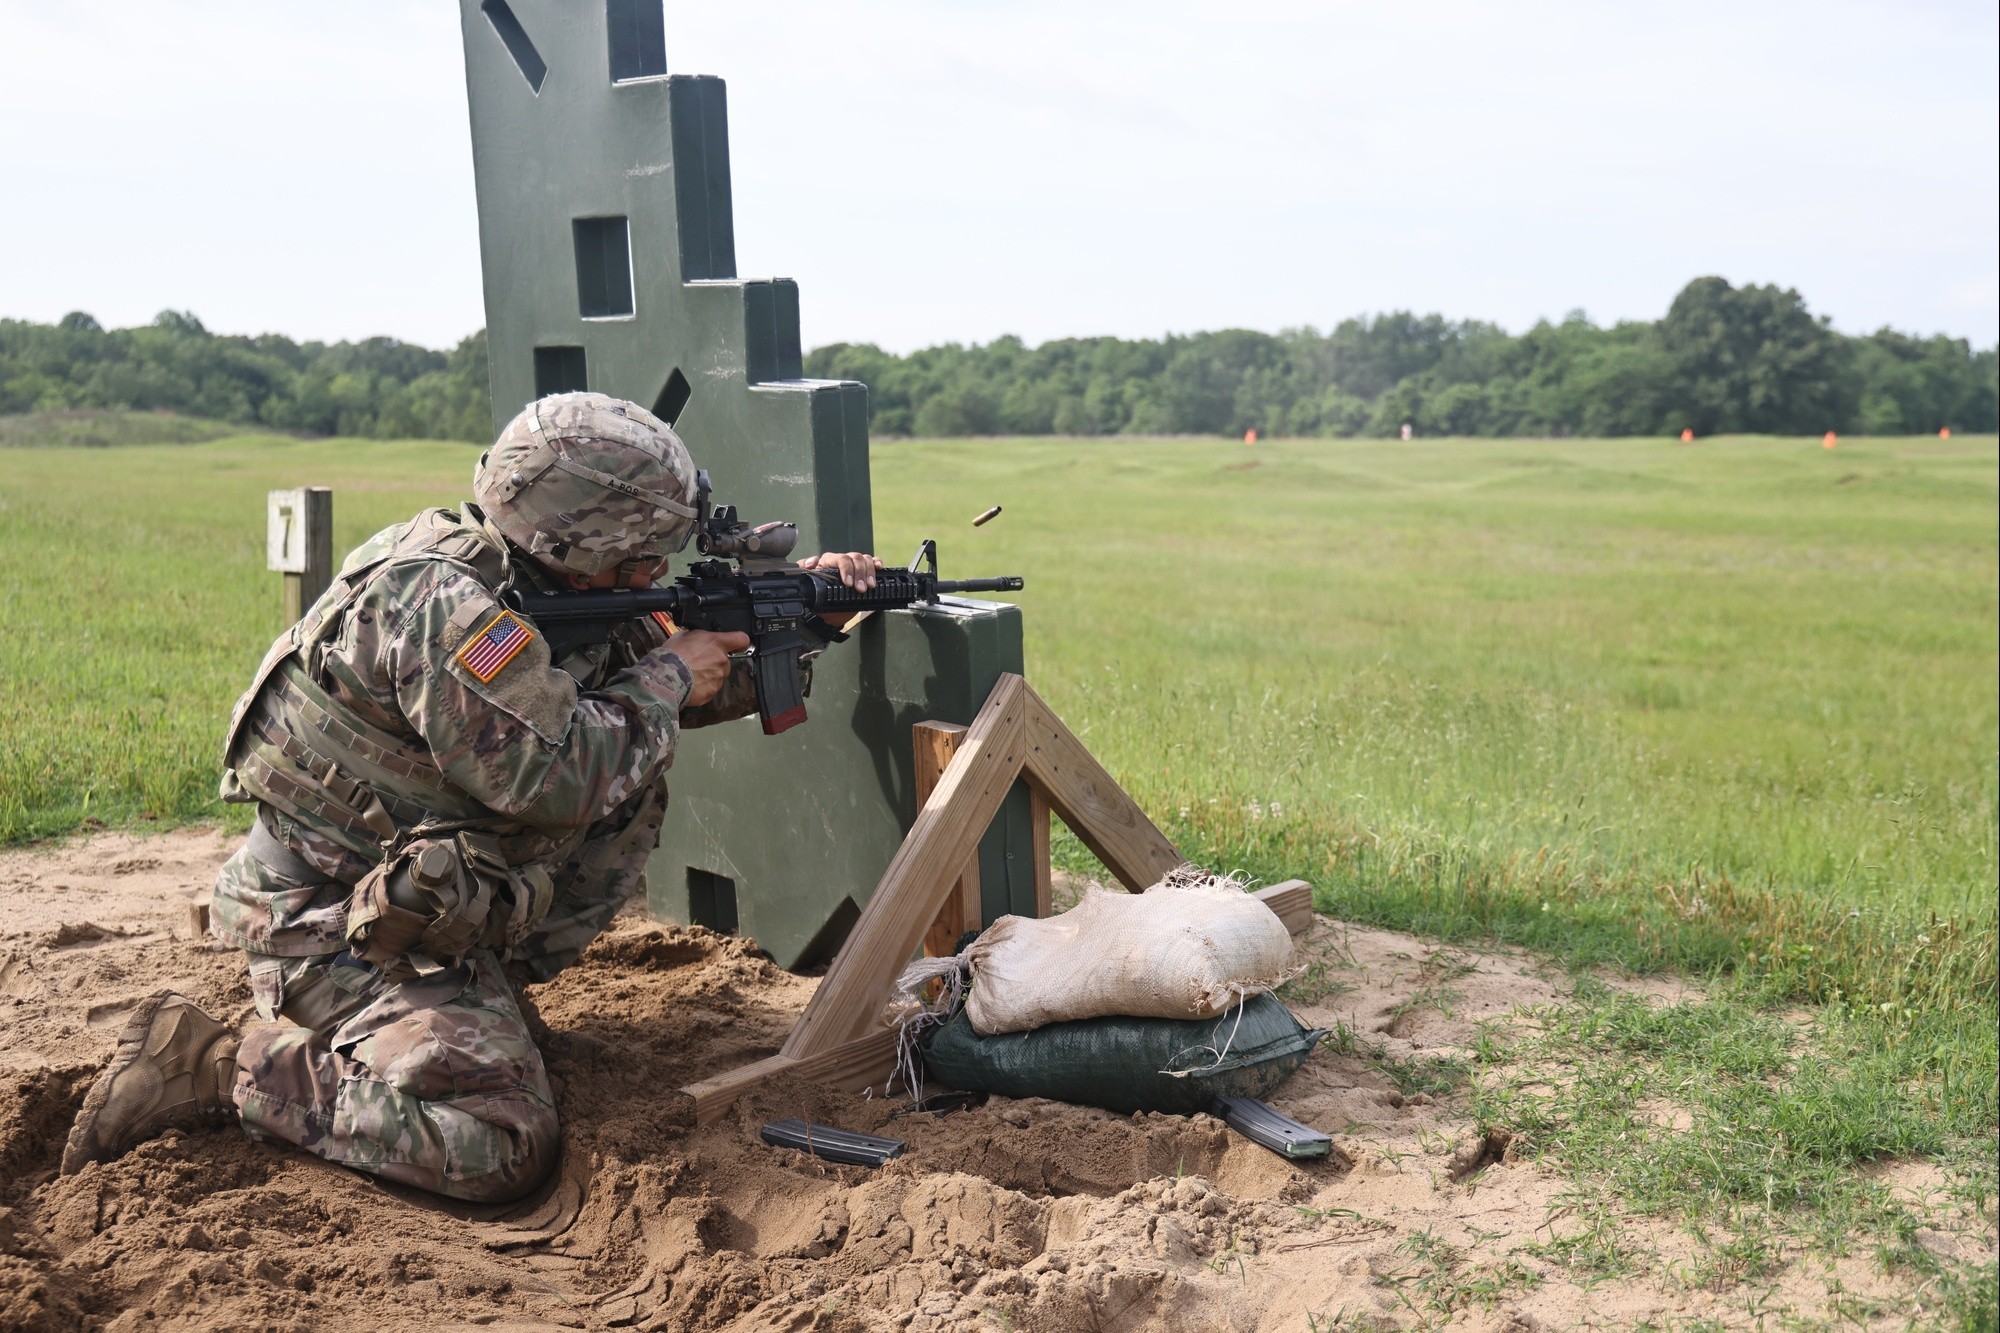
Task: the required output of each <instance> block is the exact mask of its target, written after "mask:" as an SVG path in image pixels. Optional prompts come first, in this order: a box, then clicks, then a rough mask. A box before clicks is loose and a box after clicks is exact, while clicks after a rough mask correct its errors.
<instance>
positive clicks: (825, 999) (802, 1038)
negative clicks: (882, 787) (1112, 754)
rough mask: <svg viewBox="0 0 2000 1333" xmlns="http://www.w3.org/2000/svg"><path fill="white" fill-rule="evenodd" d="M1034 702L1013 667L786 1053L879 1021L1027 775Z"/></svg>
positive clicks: (810, 1051)
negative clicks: (1025, 751)
mask: <svg viewBox="0 0 2000 1333" xmlns="http://www.w3.org/2000/svg"><path fill="white" fill-rule="evenodd" d="M1033 700H1034V691H1033V690H1030V689H1029V688H1028V684H1027V682H1026V681H1024V680H1022V679H1021V678H1020V677H1019V676H1016V675H1013V674H1012V673H1007V674H1003V675H1002V676H1001V677H1000V680H999V682H998V683H997V684H996V685H994V687H993V693H992V694H990V695H988V696H987V699H986V704H985V706H984V707H983V708H981V709H980V710H979V716H978V717H976V718H974V719H973V721H972V729H971V730H970V731H968V732H967V733H966V734H965V736H964V738H963V739H962V740H961V741H960V742H959V747H958V754H957V756H956V757H954V758H953V759H952V761H951V763H950V765H949V766H948V767H947V768H946V769H945V773H944V777H943V779H942V780H941V781H939V783H938V785H937V789H936V790H935V791H933V792H932V793H931V796H930V799H929V800H928V801H926V802H924V807H923V809H921V810H919V811H918V812H917V822H916V823H915V824H914V825H913V826H912V827H911V829H910V833H909V836H908V837H906V838H904V839H903V845H902V846H901V847H900V848H898V849H897V851H896V856H895V859H894V860H892V861H890V862H889V868H888V870H886V871H884V872H883V875H882V882H881V883H880V884H879V885H877V886H876V889H875V893H874V896H873V897H871V898H869V900H868V905H867V906H866V907H864V908H863V909H862V910H861V918H860V920H858V921H856V922H855V923H854V929H853V930H852V931H851V932H850V933H849V934H848V936H847V942H846V943H845V944H843V945H841V946H840V952H839V953H838V954H836V955H835V956H834V960H833V965H832V966H831V967H829V968H828V969H827V974H826V979H825V980H823V981H821V982H820V984H819V989H818V990H817V991H814V992H813V997H812V1000H811V1002H810V1003H808V1004H807V1005H806V1010H805V1012H804V1013H803V1014H801V1015H799V1021H798V1023H797V1025H796V1026H794V1027H793V1028H792V1033H791V1035H790V1036H789V1037H787V1038H786V1039H785V1046H784V1050H783V1052H782V1053H783V1054H784V1055H786V1056H789V1057H791V1058H792V1059H800V1058H803V1057H805V1056H808V1055H817V1054H820V1053H822V1052H825V1051H829V1050H831V1049H833V1048H834V1047H836V1046H840V1045H843V1044H845V1043H847V1042H850V1041H853V1040H855V1039H856V1038H858V1037H860V1036H862V1035H863V1034H864V1033H866V1032H867V1031H868V1029H869V1028H870V1027H872V1026H874V1024H875V1020H876V1018H877V1017H878V1016H879V1015H880V1014H881V1012H882V1006H883V1004H884V1003H886V1002H887V1000H888V998H889V991H890V988H891V987H892V986H893V985H894V984H895V981H896V977H897V976H898V975H899V974H900V973H901V972H902V970H903V967H904V966H905V964H907V963H908V962H909V960H910V957H911V955H913V954H914V953H916V951H917V949H918V947H919V946H920V945H922V943H923V939H924V932H925V931H926V930H927V929H928V928H929V927H930V924H931V922H932V921H934V920H936V919H937V913H938V909H939V908H940V907H942V906H943V905H944V900H945V895H947V894H948V893H950V892H951V887H952V885H953V884H954V883H956V882H957V879H958V875H959V872H960V871H961V870H963V869H964V868H965V863H966V860H967V859H968V858H969V857H971V856H972V854H973V853H974V852H975V851H976V850H977V849H978V847H979V839H980V838H981V836H983V835H984V834H985V832H986V827H987V825H989V824H991V823H992V822H993V816H994V815H995V814H997V813H998V812H999V810H1000V803H1001V802H1002V801H1003V800H1005V799H1006V796H1007V791H1008V789H1009V788H1010V787H1012V786H1013V785H1014V779H1015V778H1016V777H1017V776H1018V775H1019V774H1020V772H1021V763H1022V730H1023V724H1024V721H1025V718H1026V715H1027V713H1028V711H1029V708H1030V706H1031V703H1032V701H1033Z"/></svg>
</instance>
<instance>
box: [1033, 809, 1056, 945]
mask: <svg viewBox="0 0 2000 1333" xmlns="http://www.w3.org/2000/svg"><path fill="white" fill-rule="evenodd" d="M1028 834H1029V837H1030V839H1031V840H1032V841H1033V843H1034V852H1033V853H1032V855H1033V856H1034V858H1035V916H1036V917H1037V918H1041V917H1047V916H1051V915H1053V914H1054V912H1055V910H1056V909H1055V875H1054V872H1053V871H1051V870H1050V868H1049V798H1048V797H1046V796H1044V795H1042V794H1041V793H1040V792H1039V791H1036V790H1035V785H1034V784H1033V783H1029V784H1028Z"/></svg>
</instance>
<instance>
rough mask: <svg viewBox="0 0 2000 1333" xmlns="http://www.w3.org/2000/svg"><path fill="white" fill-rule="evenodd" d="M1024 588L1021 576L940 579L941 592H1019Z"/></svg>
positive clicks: (938, 587) (939, 588)
mask: <svg viewBox="0 0 2000 1333" xmlns="http://www.w3.org/2000/svg"><path fill="white" fill-rule="evenodd" d="M1023 586H1024V584H1023V581H1022V579H1021V576H1020V575H1019V574H1008V575H1006V576H1004V577H1002V578H997V579H939V580H938V585H937V590H938V591H939V592H1019V591H1021V589H1022V587H1023Z"/></svg>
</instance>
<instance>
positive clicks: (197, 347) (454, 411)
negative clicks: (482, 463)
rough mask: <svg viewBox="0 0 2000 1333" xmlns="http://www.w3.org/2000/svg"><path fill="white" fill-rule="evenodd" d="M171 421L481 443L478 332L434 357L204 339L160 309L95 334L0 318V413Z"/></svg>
mask: <svg viewBox="0 0 2000 1333" xmlns="http://www.w3.org/2000/svg"><path fill="white" fill-rule="evenodd" d="M93 407H104V408H130V409H137V410H141V411H145V410H155V411H168V412H178V413H181V414H183V415H186V416H191V417H204V418H207V419H210V420H214V421H231V422H241V423H243V424H246V425H258V426H266V427H269V428H271V429H273V430H279V431H289V432H296V433H299V434H305V435H350V436H354V435H358V436H365V437H369V438H373V439H433V440H475V441H477V440H485V439H489V438H491V435H492V419H491V417H489V415H488V414H487V408H486V333H485V330H483V329H482V330H481V331H480V332H478V333H475V334H473V335H472V336H470V337H468V338H466V339H464V340H463V341H462V342H460V343H459V345H458V346H457V347H455V348H453V349H452V350H451V351H449V352H434V351H432V350H430V349H429V348H426V347H419V346H417V345H416V344H414V343H406V342H401V341H398V340H397V339H395V338H366V339H363V340H362V341H360V342H338V343H321V342H305V343H297V342H293V341H292V340H291V339H290V338H286V337H283V336H282V335H279V334H275V333H265V334H259V335H257V336H256V337H239V336H224V335H217V334H213V333H210V332H209V331H208V330H207V329H206V328H204V327H203V326H202V322H201V321H200V320H199V319H197V318H195V316H194V315H192V314H190V313H188V312H186V311H180V310H163V311H161V312H160V313H159V314H158V315H157V316H155V317H154V319H153V322H152V323H151V324H147V325H143V326H141V327H139V328H132V329H106V328H105V327H103V326H102V325H101V324H99V323H98V322H97V321H96V320H95V319H93V318H92V317H91V316H89V315H87V314H84V313H83V312H82V311H73V312H71V313H70V314H67V315H64V316H63V317H62V319H60V320H59V321H57V322H56V323H54V324H34V323H29V322H27V321H25V320H16V319H0V414H5V413H20V412H60V411H66V410H71V409H75V408H93Z"/></svg>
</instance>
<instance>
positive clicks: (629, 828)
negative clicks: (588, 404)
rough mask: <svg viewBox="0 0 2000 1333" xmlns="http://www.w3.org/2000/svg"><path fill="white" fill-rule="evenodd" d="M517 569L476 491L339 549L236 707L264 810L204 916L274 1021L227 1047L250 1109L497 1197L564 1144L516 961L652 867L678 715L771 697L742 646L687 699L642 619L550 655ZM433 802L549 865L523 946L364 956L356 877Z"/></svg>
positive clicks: (277, 1123) (314, 1143)
mask: <svg viewBox="0 0 2000 1333" xmlns="http://www.w3.org/2000/svg"><path fill="white" fill-rule="evenodd" d="M510 580H511V581H512V582H514V583H516V584H521V583H527V584H531V585H534V586H546V581H545V579H544V578H543V577H542V576H541V574H540V572H539V571H538V570H537V569H535V568H533V562H531V561H530V560H528V559H527V558H525V557H524V556H523V555H522V554H521V552H520V551H519V550H518V549H516V550H513V551H512V552H511V556H510V548H509V546H508V544H507V542H506V541H505V540H504V539H503V538H502V536H501V535H500V533H499V531H498V530H497V529H496V528H495V527H494V526H493V525H492V524H491V523H490V522H488V521H486V520H485V518H484V516H483V515H482V514H481V513H480V510H479V508H478V506H476V505H470V504H469V505H467V506H465V508H464V511H463V514H462V515H461V514H460V513H455V512H453V511H451V510H446V509H432V510H427V511H425V512H424V513H422V514H420V515H418V516H417V517H416V518H415V519H413V520H412V521H410V522H409V523H404V524H398V525H396V526H394V527H391V528H388V529H386V530H385V531H383V532H381V533H379V534H377V535H376V536H375V537H374V538H372V539H371V540H370V541H369V542H367V543H366V544H365V545H363V546H362V547H361V548H360V549H358V550H357V551H355V552H354V553H353V555H351V556H349V557H348V559H347V562H346V564H345V565H344V566H343V567H342V569H341V571H340V574H339V575H338V577H337V578H336V579H335V581H334V583H333V586H332V587H331V588H330V589H329V590H328V591H327V593H326V595H325V596H324V597H322V598H321V599H320V600H319V602H318V603H317V604H316V605H315V606H314V607H313V608H312V610H311V611H309V612H308V613H307V614H306V616H305V617H304V618H303V619H302V620H301V621H300V622H299V624H298V625H296V626H295V627H294V628H293V629H292V630H290V631H288V632H287V633H286V634H285V635H284V636H282V637H281V638H280V639H279V640H278V642H277V643H276V644H274V645H273V646H272V649H271V652H270V653H269V654H268V655H267V656H266V658H265V660H264V663H263V664H262V666H261V667H260V668H259V670H258V673H257V676H256V679H255V680H254V681H253V683H252V685H251V688H250V690H249V691H248V692H247V693H246V694H245V695H244V697H243V699H242V700H241V702H239V704H238V705H237V710H236V716H235V718H234V719H232V722H231V726H230V740H229V745H228V760H227V763H228V767H227V772H226V773H225V775H224V778H223V794H224V796H225V798H226V799H230V800H236V801H252V800H254V801H256V802H257V803H258V806H259V809H258V814H257V820H258V827H257V829H256V830H253V833H252V838H251V842H250V843H249V844H248V845H246V846H245V847H244V848H243V849H241V850H239V851H238V852H237V853H236V855H235V856H233V857H231V858H230V860H229V862H228V863H227V864H226V865H224V867H223V869H222V872H221V875H220V878H219V880H218V883H217V885H216V889H215V896H214V900H213V910H212V914H211V921H212V923H213V924H212V929H213V931H214V933H215V934H216V936H217V937H218V938H219V939H221V940H224V941H226V942H228V943H230V944H234V945H237V946H239V947H241V948H243V949H244V950H246V951H247V952H248V955H249V965H250V973H251V980H252V990H253V992H254V994H255V997H256V1003H257V1010H258V1013H259V1015H260V1016H261V1018H262V1019H263V1020H265V1021H264V1022H260V1023H254V1024H252V1025H251V1026H250V1027H249V1028H248V1029H247V1030H246V1031H245V1033H244V1035H243V1039H242V1046H241V1049H240V1052H239V1054H238V1057H237V1078H236V1084H235V1089H234V1099H235V1102H236V1105H237V1107H238V1109H239V1111H240V1113H241V1116H242V1123H243V1125H244V1127H245V1128H246V1129H247V1130H248V1131H249V1132H250V1133H251V1134H252V1135H253V1136H255V1137H257V1138H260V1139H265V1140H270V1141H278V1142H284V1143H291V1144H297V1145H298V1146H299V1147H302V1148H305V1149H306V1150H308V1151H310V1152H313V1153H316V1154H318V1155H319V1156H321V1157H324V1158H327V1159H329V1160H331V1161H335V1162H342V1163H345V1164H346V1165H349V1166H353V1167H357V1168H360V1169H362V1170H365V1171H369V1172H372V1173H374V1174H377V1175H381V1176H385V1177H388V1178H390V1179H394V1180H399V1181H403V1182H406V1183H409V1184H413V1185H418V1186H421V1187H423V1188H425V1189H429V1190H434V1191H436V1192H438V1193H442V1194H448V1195H452V1196H454V1197H457V1198H465V1199H481V1200H491V1199H504V1198H512V1197H516V1196H518V1195H520V1194H522V1193H524V1192H526V1191H527V1190H529V1189H532V1188H533V1187H534V1186H535V1185H536V1184H537V1183H539V1182H540V1181H541V1180H542V1179H543V1178H544V1177H545V1176H546V1175H547V1173H548V1172H549V1171H550V1170H551V1169H552V1168H553V1167H554V1165H555V1162H556V1156H557V1152H558V1129H557V1125H556V1115H555V1109H554V1105H553V1100H552V1097H551V1094H550V1089H549V1082H548V1076H547V1074H546V1072H545V1070H544V1068H543V1065H542V1059H541V1055H540V1053H539V1052H538V1051H537V1050H536V1049H535V1046H534V1043H533V1041H532V1040H531V1039H530V1038H529V1035H528V1032H527V1028H526V1025H525V1023H524V1022H523V1019H522V1013H521V1009H520V1006H519V1004H518V1003H517V1001H516V998H515V986H516V984H518V983H522V982H525V981H529V980H535V981H541V980H546V979H547V978H549V977H551V976H553V975H555V973H557V972H558V971H560V970H561V969H562V968H564V967H566V966H568V965H569V964H570V963H572V962H574V961H575V960H576V958H577V956H578V954H579V953H581V952H582V950H583V948H584V946H585V945H586V944H588V943H589V941H590V940H591V939H592V937H594V936H595V935H596V934H597V933H598V932H599V931H601V930H602V929H604V927H605V925H606V924H607V923H608V922H609V921H610V919H611V918H612V916H613V915H615V914H616V912H617V911H618V909H619V907H620V905H621V904H623V903H624V902H625V901H626V899H627V898H628V897H629V896H630V895H631V894H632V893H633V892H634V891H635V890H636V889H637V888H638V887H639V885H640V884H641V882H642V878H643V872H644V867H645V862H646V858H647V857H648V855H650V853H651V852H652V850H653V848H654V845H655V843H656V842H657V840H658V837H659V830H660V822H661V818H662V815H663V813H664V811H665V808H666V800H667V795H666V785H665V781H664V774H665V772H666V769H667V767H668V765H669V764H671V763H672V761H673V752H674V743H675V740H676V737H677V735H678V733H679V729H680V728H681V727H683V726H695V725H702V724H705V723H708V722H716V721H724V720H727V719H729V718H733V717H740V716H743V715H744V714H746V713H747V712H749V711H752V710H753V709H754V707H755V704H754V698H753V695H752V687H751V682H750V673H749V671H748V670H747V668H744V667H742V666H740V665H739V666H738V668H737V669H736V670H735V671H734V672H733V673H732V675H731V677H730V679H729V681H728V682H727V683H726V684H725V686H724V688H723V689H722V691H721V692H720V693H719V694H718V695H717V696H716V697H715V699H714V700H712V701H711V702H710V703H708V704H706V705H704V706H703V707H702V708H700V709H698V710H695V709H685V708H684V707H683V703H684V701H685V700H686V698H687V695H688V692H689V689H690V686H691V681H690V676H689V673H688V670H687V667H686V666H685V665H684V664H683V663H682V662H681V660H680V659H679V658H678V657H676V656H675V655H674V654H673V653H672V652H671V651H661V649H663V648H664V647H665V645H666V642H667V635H666V632H665V630H664V629H663V628H661V627H660V626H657V625H655V624H654V623H653V622H652V621H650V620H641V621H635V622H632V623H631V624H629V625H627V626H625V627H623V628H622V629H621V630H620V631H619V634H618V636H617V637H616V638H615V639H614V641H613V642H612V643H610V644H608V645H600V646H598V647H595V648H586V649H581V650H578V651H577V652H574V653H572V654H570V655H569V656H568V657H566V658H564V659H563V661H561V662H560V663H556V662H552V661H551V660H550V653H549V647H548V643H547V640H546V639H545V638H544V637H543V636H542V635H541V634H540V633H538V632H537V631H536V630H535V629H534V627H533V626H532V624H530V623H528V622H527V621H526V620H525V619H518V620H510V619H509V618H508V617H509V616H510V615H511V613H509V612H507V611H506V610H505V608H504V607H503V606H502V605H501V603H500V600H499V597H498V593H499V591H500V590H501V589H502V588H503V587H504V586H506V585H507V584H508V583H509V582H510ZM482 636H484V646H482V644H481V642H480V640H481V638H482ZM502 658H504V660H501V659H502ZM496 661H498V662H499V665H498V666H497V667H496V666H495V665H494V663H495V662H496ZM438 820H454V821H466V822H468V823H471V824H474V825H476V826H477V827H479V828H480V829H482V830H487V831H490V832H492V833H494V834H496V835H497V836H498V839H499V845H500V847H501V849H502V851H503V853H504V855H505V857H506V860H507V863H508V865H510V866H516V867H519V866H530V867H540V868H542V870H544V871H545V872H546V873H547V874H548V876H549V878H550V880H551V881H552V882H553V898H552V900H551V906H550V908H549V910H548V912H547V914H546V916H545V917H544V918H543V919H542V920H541V922H540V923H539V924H538V925H536V926H535V927H534V928H533V929H532V931H531V932H530V933H529V934H527V935H526V937H525V938H524V939H521V940H520V941H519V942H518V943H516V944H515V945H514V946H512V947H510V948H503V949H500V950H498V951H495V950H479V951H476V952H474V953H471V954H469V955H467V956H466V957H464V958H463V959H462V960H460V961H456V962H449V961H448V962H445V963H440V962H437V961H435V960H430V959H426V958H423V957H421V956H417V955H411V956H409V958H408V960H407V962H406V963H405V964H403V965H399V966H394V967H390V968H387V969H378V968H375V967H371V966H369V965H368V964H366V963H364V962H362V961H361V960H360V959H358V958H357V957H356V956H355V955H354V954H353V953H351V952H349V951H348V945H347V940H346V931H347V917H348V908H349V895H350V892H351V890H352V887H353V885H354V884H355V883H356V882H357V881H358V880H359V879H361V877H362V876H363V875H365V874H366V873H367V872H368V870H369V869H370V868H371V867H373V866H374V865H375V864H376V863H377V862H378V861H379V860H380V859H381V857H382V855H383V847H384V846H385V844H386V843H387V841H388V840H389V839H390V838H392V837H393V836H394V835H396V834H397V833H398V832H399V831H400V830H406V829H408V828H411V827H412V826H415V825H419V824H424V823H430V822H435V821H438Z"/></svg>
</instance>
